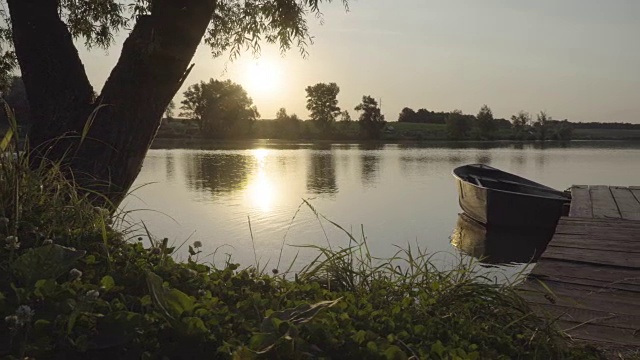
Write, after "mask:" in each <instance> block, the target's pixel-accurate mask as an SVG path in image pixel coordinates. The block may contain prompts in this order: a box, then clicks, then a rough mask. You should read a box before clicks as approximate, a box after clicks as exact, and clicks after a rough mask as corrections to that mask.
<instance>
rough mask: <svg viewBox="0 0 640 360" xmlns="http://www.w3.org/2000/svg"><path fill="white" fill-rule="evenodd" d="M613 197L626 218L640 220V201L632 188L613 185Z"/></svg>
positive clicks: (622, 215)
mask: <svg viewBox="0 0 640 360" xmlns="http://www.w3.org/2000/svg"><path fill="white" fill-rule="evenodd" d="M611 193H612V194H613V198H614V199H615V201H616V204H617V205H618V209H620V215H621V217H622V218H623V219H625V220H640V202H639V201H638V199H637V198H636V197H635V195H634V194H633V192H632V191H631V189H629V188H625V187H619V186H614V187H611Z"/></svg>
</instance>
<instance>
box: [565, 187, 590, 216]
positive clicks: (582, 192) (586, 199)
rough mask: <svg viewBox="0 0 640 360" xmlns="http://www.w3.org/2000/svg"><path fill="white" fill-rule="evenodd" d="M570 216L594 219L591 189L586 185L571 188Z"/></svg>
mask: <svg viewBox="0 0 640 360" xmlns="http://www.w3.org/2000/svg"><path fill="white" fill-rule="evenodd" d="M569 216H573V217H585V218H590V217H593V208H592V205H591V194H590V193H589V187H588V186H584V185H574V186H573V187H571V205H570V206H569Z"/></svg>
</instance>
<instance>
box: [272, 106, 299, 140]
mask: <svg viewBox="0 0 640 360" xmlns="http://www.w3.org/2000/svg"><path fill="white" fill-rule="evenodd" d="M275 121H276V124H277V125H276V126H277V132H278V134H279V138H281V139H291V140H293V139H298V138H299V137H300V128H301V122H302V121H301V120H300V119H299V118H298V115H296V114H291V115H288V114H287V110H286V109H285V108H281V109H280V110H278V113H277V114H276V120H275Z"/></svg>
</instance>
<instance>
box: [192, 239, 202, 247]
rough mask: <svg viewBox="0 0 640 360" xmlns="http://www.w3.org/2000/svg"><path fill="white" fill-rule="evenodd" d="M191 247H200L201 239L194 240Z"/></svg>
mask: <svg viewBox="0 0 640 360" xmlns="http://www.w3.org/2000/svg"><path fill="white" fill-rule="evenodd" d="M193 247H194V248H196V249H198V248H201V247H202V241H198V240H196V241H194V242H193Z"/></svg>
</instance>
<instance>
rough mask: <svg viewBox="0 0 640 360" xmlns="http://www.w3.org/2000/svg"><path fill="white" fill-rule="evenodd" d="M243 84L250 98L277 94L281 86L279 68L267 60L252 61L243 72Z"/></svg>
mask: <svg viewBox="0 0 640 360" xmlns="http://www.w3.org/2000/svg"><path fill="white" fill-rule="evenodd" d="M245 84H247V91H248V92H249V95H250V96H265V95H269V94H272V93H274V92H277V91H278V90H280V87H281V85H282V73H281V71H280V67H279V66H278V64H277V63H276V62H274V61H271V60H267V59H258V60H255V61H252V62H251V63H249V64H248V65H247V69H246V71H245Z"/></svg>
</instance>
